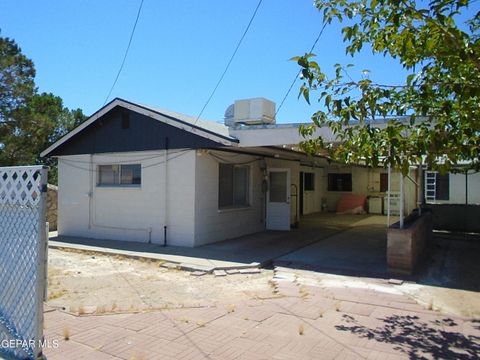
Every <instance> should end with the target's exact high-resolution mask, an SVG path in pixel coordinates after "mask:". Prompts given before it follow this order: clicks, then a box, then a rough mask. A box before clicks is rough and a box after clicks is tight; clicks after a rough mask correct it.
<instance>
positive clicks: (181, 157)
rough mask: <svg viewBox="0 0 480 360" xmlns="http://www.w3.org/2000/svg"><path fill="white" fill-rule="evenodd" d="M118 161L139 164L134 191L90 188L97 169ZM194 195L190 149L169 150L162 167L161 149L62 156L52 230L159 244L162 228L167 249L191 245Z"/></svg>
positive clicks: (94, 180) (193, 160)
mask: <svg viewBox="0 0 480 360" xmlns="http://www.w3.org/2000/svg"><path fill="white" fill-rule="evenodd" d="M119 163H123V164H133V163H135V164H138V163H140V164H141V165H142V184H141V186H140V187H138V188H136V187H106V186H101V187H100V186H97V185H96V182H97V173H96V169H97V165H101V164H119ZM165 171H167V174H168V180H167V191H166V192H165V188H164V184H165ZM194 191H195V151H192V150H188V151H177V150H173V151H170V153H169V161H168V166H167V169H166V168H165V152H164V151H151V152H134V153H133V152H132V153H119V154H103V155H93V156H92V157H90V155H75V156H62V157H61V158H60V159H59V219H58V221H59V224H58V231H59V234H60V235H69V236H82V237H93V238H99V239H116V240H126V241H138V242H148V241H149V240H151V242H152V243H163V240H164V225H166V226H167V243H168V244H169V245H180V246H193V239H194V198H195V197H194ZM89 194H91V195H90V196H89ZM165 196H167V198H166V199H165ZM165 205H166V206H165ZM165 209H167V211H166V212H165Z"/></svg>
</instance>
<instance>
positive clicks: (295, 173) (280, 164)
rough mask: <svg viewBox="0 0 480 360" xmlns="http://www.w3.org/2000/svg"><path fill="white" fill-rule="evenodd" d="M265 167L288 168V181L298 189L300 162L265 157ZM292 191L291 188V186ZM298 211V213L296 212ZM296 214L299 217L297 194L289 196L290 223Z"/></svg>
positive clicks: (293, 220)
mask: <svg viewBox="0 0 480 360" xmlns="http://www.w3.org/2000/svg"><path fill="white" fill-rule="evenodd" d="M266 163H267V168H288V169H290V182H291V184H292V185H294V186H295V187H296V188H297V191H300V162H299V161H290V160H283V159H272V158H267V159H266ZM291 193H293V188H291ZM297 213H298V214H297ZM296 214H297V215H298V217H300V199H299V197H298V196H296V197H292V196H290V223H291V224H293V223H294V222H295V218H296Z"/></svg>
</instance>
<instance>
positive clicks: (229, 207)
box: [217, 163, 252, 211]
mask: <svg viewBox="0 0 480 360" xmlns="http://www.w3.org/2000/svg"><path fill="white" fill-rule="evenodd" d="M221 165H231V166H232V169H233V171H234V169H235V168H245V169H247V177H246V178H247V185H246V190H245V199H246V203H245V204H235V203H234V194H235V176H234V175H233V174H232V177H233V180H232V181H233V185H232V194H231V196H232V204H231V205H222V206H221V205H220V166H221ZM218 180H219V182H218V202H217V206H218V210H219V211H225V210H227V211H228V210H235V209H246V208H250V206H251V191H252V187H251V184H252V168H251V166H250V165H241V164H229V163H219V165H218Z"/></svg>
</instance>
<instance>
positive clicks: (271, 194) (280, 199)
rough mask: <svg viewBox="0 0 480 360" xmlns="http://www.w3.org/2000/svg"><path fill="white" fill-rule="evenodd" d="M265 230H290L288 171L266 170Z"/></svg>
mask: <svg viewBox="0 0 480 360" xmlns="http://www.w3.org/2000/svg"><path fill="white" fill-rule="evenodd" d="M267 229H269V230H290V169H269V170H268V191H267Z"/></svg>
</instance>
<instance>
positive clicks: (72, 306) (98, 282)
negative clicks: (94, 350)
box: [48, 249, 275, 313]
mask: <svg viewBox="0 0 480 360" xmlns="http://www.w3.org/2000/svg"><path fill="white" fill-rule="evenodd" d="M160 265H161V262H159V261H150V260H137V259H131V258H126V257H121V256H107V255H101V254H93V253H92V254H88V253H82V252H73V251H64V250H56V249H50V250H49V268H48V305H50V306H52V307H58V308H64V309H65V310H66V311H69V312H73V313H108V312H112V311H113V312H123V311H126V312H130V311H137V310H143V309H160V308H177V307H194V306H203V305H204V304H216V303H218V302H222V303H226V302H228V301H229V300H231V301H233V300H235V301H236V302H238V301H241V300H248V299H252V298H270V297H272V296H275V294H274V293H273V288H272V285H271V284H270V282H269V280H270V279H271V278H272V276H273V271H271V270H262V272H261V273H260V274H248V275H247V274H235V275H229V276H225V277H215V276H213V275H211V274H208V275H204V276H199V277H196V276H192V275H190V273H189V272H186V271H180V270H175V269H167V268H165V267H161V266H160Z"/></svg>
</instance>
